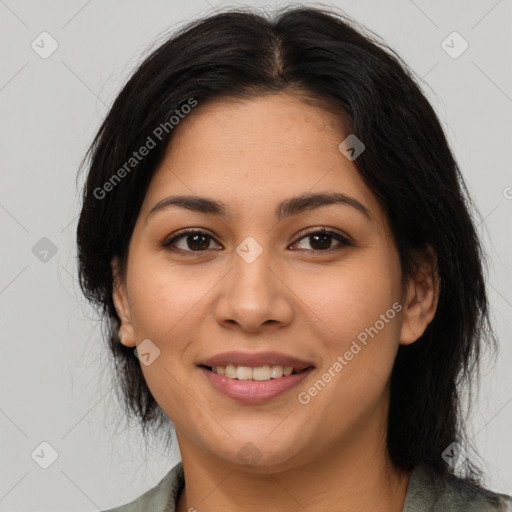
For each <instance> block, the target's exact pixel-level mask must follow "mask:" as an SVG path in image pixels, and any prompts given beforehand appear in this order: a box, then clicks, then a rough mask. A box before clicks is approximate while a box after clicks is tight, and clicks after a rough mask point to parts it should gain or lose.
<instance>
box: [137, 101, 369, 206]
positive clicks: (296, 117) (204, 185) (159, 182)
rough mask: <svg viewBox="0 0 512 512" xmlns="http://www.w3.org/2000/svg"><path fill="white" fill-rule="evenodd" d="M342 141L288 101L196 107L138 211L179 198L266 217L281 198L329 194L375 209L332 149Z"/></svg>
mask: <svg viewBox="0 0 512 512" xmlns="http://www.w3.org/2000/svg"><path fill="white" fill-rule="evenodd" d="M347 135H348V134H347V133H346V132H345V131H344V129H343V126H342V122H341V120H339V119H337V118H336V117H335V116H334V115H333V114H331V113H329V112H327V111H326V110H324V109H322V108H319V107H314V106H312V105H311V104H309V103H306V102H304V101H303V100H301V99H300V98H298V97H294V96H291V95H289V94H283V93H280V94H273V95H267V96H259V97H255V98H253V99H248V100H243V101H241V100H236V101H235V100H231V99H229V100H222V101H220V100H219V101H214V102H207V103H205V104H204V105H201V104H199V105H198V106H197V107H196V108H195V109H194V110H193V111H192V113H191V114H190V115H188V116H187V117H186V118H185V119H183V120H182V121H181V122H180V124H179V125H178V126H177V127H176V128H175V129H174V132H173V138H172V139H171V142H170V144H169V145H168V148H167V150H166V154H165V156H164V159H163V161H162V162H161V165H160V167H159V168H158V170H157V171H156V173H155V176H154V177H153V180H152V182H151V184H150V187H149V189H148V192H147V195H146V199H145V204H144V206H143V208H144V209H145V210H146V213H147V211H149V209H150V208H151V206H152V205H154V204H155V203H156V202H158V201H160V200H161V199H163V198H165V197H166V195H169V194H170V193H181V194H189V195H190V194H197V195H200V196H205V195H207V196H210V197H218V198H219V199H221V200H222V201H223V202H225V203H227V204H228V205H232V206H233V208H236V206H237V205H239V206H241V205H243V204H250V205H252V206H253V208H254V209H258V208H261V209H262V210H267V208H273V206H271V205H273V204H275V202H276V201H279V200H282V199H283V198H285V197H289V196H294V195H299V194H303V193H305V192H319V191H328V190H329V191H338V192H342V193H345V194H349V195H352V196H356V197H357V199H358V200H360V201H361V202H363V203H365V204H366V205H367V206H368V208H369V209H372V208H378V205H377V203H376V199H375V197H374V196H373V194H372V193H371V191H370V190H369V189H368V188H367V187H366V185H365V183H364V182H363V180H362V178H361V177H360V175H359V173H358V171H357V168H356V166H355V165H354V163H353V162H351V161H349V160H348V159H347V158H346V157H345V156H344V155H343V154H342V153H341V152H340V151H339V149H338V146H339V144H340V143H341V142H342V141H343V140H344V138H345V137H346V136H347Z"/></svg>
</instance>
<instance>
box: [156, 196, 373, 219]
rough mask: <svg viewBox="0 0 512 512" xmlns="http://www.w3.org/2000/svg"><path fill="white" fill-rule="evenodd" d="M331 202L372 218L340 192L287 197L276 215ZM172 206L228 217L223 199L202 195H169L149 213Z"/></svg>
mask: <svg viewBox="0 0 512 512" xmlns="http://www.w3.org/2000/svg"><path fill="white" fill-rule="evenodd" d="M331 204H341V205H345V206H349V207H351V208H353V209H354V210H356V211H357V212H359V213H360V214H362V215H364V216H365V217H367V218H368V219H369V220H370V221H371V220H372V218H371V216H370V212H369V211H368V208H366V206H364V205H363V204H362V203H361V202H359V201H358V200H357V199H355V198H354V197H351V196H347V195H346V194H342V193H339V192H322V193H305V194H302V195H300V196H297V197H291V198H289V199H285V200H284V201H282V202H281V203H279V204H278V205H277V207H276V209H275V216H276V217H277V219H278V220H282V219H284V218H285V217H290V216H292V215H298V214H299V213H302V212H304V211H307V210H312V209H315V208H319V207H321V206H327V205H331ZM170 207H180V208H185V209H187V210H190V211H194V212H199V213H205V214H209V215H216V216H219V217H227V213H228V210H227V207H226V205H225V204H224V203H222V202H221V201H217V200H215V199H210V198H208V197H200V196H188V195H180V196H169V197H166V198H165V199H162V200H161V201H159V202H158V203H156V204H155V205H154V206H153V207H152V208H151V210H150V211H149V213H148V217H150V216H151V215H153V214H155V213H156V212H159V211H162V210H164V209H167V208H170Z"/></svg>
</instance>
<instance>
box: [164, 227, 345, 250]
mask: <svg viewBox="0 0 512 512" xmlns="http://www.w3.org/2000/svg"><path fill="white" fill-rule="evenodd" d="M319 233H321V234H324V235H329V236H331V237H332V238H334V239H335V240H337V241H338V242H339V244H338V245H337V246H334V247H330V248H329V249H302V250H304V251H306V252H314V253H330V252H332V251H336V250H340V249H341V248H343V247H346V246H352V243H351V242H350V240H348V238H346V237H344V236H343V235H340V234H339V233H337V232H335V231H330V230H327V229H325V228H322V229H317V230H316V231H311V232H309V233H306V234H305V235H302V236H301V237H300V238H299V239H297V240H296V241H295V242H294V244H295V243H297V242H299V241H301V240H303V239H305V238H308V237H311V236H313V235H316V234H319ZM189 235H206V236H207V237H209V239H210V240H215V239H214V238H213V236H211V235H210V234H208V233H206V232H204V231H199V230H197V229H188V230H185V231H182V232H181V233H178V234H177V235H175V236H173V237H172V238H171V239H169V240H166V241H164V242H162V244H161V246H162V248H164V249H167V250H170V251H174V252H181V253H185V254H186V253H189V255H192V254H194V255H199V254H201V253H205V252H207V251H209V250H210V249H205V250H201V251H193V250H185V249H179V248H177V247H173V246H174V244H175V243H176V242H177V241H178V240H181V239H182V238H186V237H187V236H189ZM292 245H293V244H292Z"/></svg>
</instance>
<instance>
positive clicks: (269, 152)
mask: <svg viewBox="0 0 512 512" xmlns="http://www.w3.org/2000/svg"><path fill="white" fill-rule="evenodd" d="M175 130H176V132H175V134H174V138H173V140H172V144H171V145H170V146H169V148H168V150H167V153H166V156H165V158H164V160H163V162H162V164H161V166H160V168H159V169H158V170H157V172H156V174H155V176H154V178H153V180H152V182H151V184H150V186H149V189H148V191H147V194H146V196H145V199H144V203H143V205H142V208H141V211H140V215H139V217H138V220H137V223H136V226H135V229H134V232H133V236H132V239H131V243H130V248H129V254H128V261H127V268H126V274H125V279H123V280H122V281H121V280H118V281H117V285H116V286H115V303H116V307H117V311H118V313H119V316H120V317H121V319H122V322H123V337H122V342H123V344H125V345H127V346H135V345H139V344H141V343H142V342H143V341H144V340H146V341H144V345H142V347H141V348H140V349H139V352H140V354H142V355H141V359H142V362H141V367H142V370H143V373H144V376H145V378H146V380H147V384H148V386H149V388H150V390H151V393H152V394H153V396H154V397H155V399H156V401H157V402H158V404H159V405H160V406H161V408H162V409H163V410H164V411H165V413H166V414H167V415H168V416H169V418H170V419H171V420H172V422H173V423H174V425H175V427H176V432H177V435H178V440H179V441H180V448H181V451H182V455H183V452H184V451H185V450H187V449H189V450H191V451H192V450H199V451H200V452H201V453H203V454H206V455H207V456H210V457H213V458H216V459H217V460H219V459H221V460H223V461H224V462H228V463H233V464H241V463H248V464H253V463H257V465H256V466H254V467H255V468H257V467H259V466H264V467H266V468H269V467H274V468H286V467H292V466H293V465H295V464H299V463H301V462H304V461H308V460H313V459H317V458H318V457H321V456H325V454H326V453H329V452H332V450H334V449H337V450H344V449H348V447H349V446H352V443H353V442H354V440H355V439H363V438H365V437H367V438H368V439H377V441H378V442H379V443H381V442H382V439H383V438H382V429H383V428H385V423H386V414H387V403H388V389H387V383H388V379H389V376H390V373H391V369H392V365H393V362H394V359H395V355H396V351H397V349H398V345H399V343H400V342H401V341H402V342H404V343H406V342H410V341H413V339H412V337H411V335H410V333H411V332H412V331H414V330H416V331H418V329H417V328H414V326H412V325H410V326H407V325H406V323H407V321H408V320H407V312H406V307H405V305H403V304H402V301H403V300H406V298H405V296H404V297H402V288H401V268H400V264H399V258H398V254H397V250H396V247H395V245H394V243H393V241H392V237H391V234H390V231H389V227H388V225H387V221H386V218H385V215H384V213H383V211H382V210H381V208H380V206H379V204H378V202H377V200H376V198H375V197H374V195H373V194H372V193H371V192H370V190H369V189H368V187H367V186H366V185H365V183H364V182H363V180H362V179H361V177H360V176H359V174H358V172H357V171H356V167H355V165H354V163H353V162H352V161H350V160H349V159H348V158H347V157H346V156H345V154H343V153H342V152H341V151H340V150H339V148H338V146H339V144H340V143H341V142H342V141H343V140H344V139H345V138H346V137H347V136H348V135H349V134H348V133H344V132H343V131H342V129H341V127H340V126H338V124H337V123H335V121H334V119H333V118H332V117H331V116H330V115H329V114H328V113H326V112H324V111H323V110H320V109H316V108H313V107H312V106H309V105H308V104H306V103H303V102H302V101H300V100H299V99H296V98H294V97H292V96H288V95H285V94H276V95H270V96H265V97H259V98H256V99H252V100H247V101H245V102H238V103H235V102H210V103H208V104H204V105H201V104H199V106H198V107H197V108H196V109H195V110H194V111H193V113H192V114H190V116H189V117H188V118H185V119H184V120H183V121H181V124H180V125H179V126H178V127H176V128H175ZM363 143H364V141H363ZM322 193H323V194H339V196H338V198H341V199H343V198H345V199H344V200H340V201H338V202H331V203H329V204H327V203H326V202H325V201H322V200H321V198H320V199H318V200H314V199H312V200H311V201H309V202H304V203H302V202H300V201H293V199H294V198H298V197H300V196H305V195H310V194H322ZM175 196H189V197H190V199H189V200H188V203H187V204H188V205H189V208H186V207H184V206H183V205H182V206H180V205H178V204H171V203H170V201H168V203H167V205H166V204H165V203H162V201H165V200H167V199H168V198H171V197H175ZM200 198H205V199H206V198H207V199H208V201H214V202H215V203H214V204H215V205H217V206H218V207H219V206H220V207H219V208H218V209H219V211H220V213H219V212H216V211H214V210H215V209H214V208H213V207H211V206H208V205H206V203H203V208H202V209H201V208H200V207H201V203H198V200H199V199H200ZM182 204H183V203H182ZM156 205H159V207H157V208H156V209H155V206H156ZM185 229H187V230H192V231H199V232H201V233H199V234H196V235H194V234H192V235H189V236H188V237H187V236H186V235H185V236H182V237H180V238H179V239H176V240H175V241H174V242H173V243H172V244H169V245H167V246H165V244H166V242H169V241H170V240H171V239H173V238H174V237H176V236H177V235H178V234H182V232H183V230H185ZM321 230H324V231H327V232H328V233H324V234H322V233H319V231H321ZM402 305H403V306H404V307H403V309H402ZM419 334H421V333H419V332H416V336H418V335H419ZM409 338H411V339H409ZM147 340H149V341H147ZM270 353H271V354H270ZM134 357H135V356H134ZM208 363H210V364H208ZM228 363H234V364H235V368H233V367H230V368H229V369H227V370H224V373H225V372H227V373H228V375H229V377H228V376H226V375H222V373H223V370H222V368H221V369H220V370H218V371H219V372H220V373H213V372H212V371H211V370H209V369H207V368H205V367H204V366H201V365H206V366H212V367H213V366H217V365H220V366H227V364H228ZM236 366H240V367H239V368H236ZM263 366H269V367H270V368H263V369H258V370H255V371H254V373H252V371H253V370H252V368H253V367H263ZM272 366H274V367H277V368H272ZM280 366H283V367H285V366H291V367H293V368H294V374H293V375H291V376H282V375H283V373H282V371H283V370H282V369H281V368H279V367H280ZM247 367H248V368H247ZM299 370H302V371H300V372H299V373H298V374H296V373H295V372H296V371H299ZM272 371H273V372H274V373H273V374H272ZM284 371H285V373H286V372H287V371H289V370H284ZM231 372H233V373H231ZM237 372H238V373H237ZM234 375H237V376H238V377H240V379H238V378H233V377H234ZM272 375H273V377H274V378H272ZM269 376H270V379H269ZM251 377H252V379H251ZM255 377H256V379H260V378H261V379H263V380H255V379H254V378H255ZM268 379H269V380H268ZM248 443H250V444H248ZM368 449H369V450H371V449H372V446H369V447H368ZM255 470H257V469H255Z"/></svg>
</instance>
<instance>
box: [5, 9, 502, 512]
mask: <svg viewBox="0 0 512 512" xmlns="http://www.w3.org/2000/svg"><path fill="white" fill-rule="evenodd" d="M228 5H229V6H234V5H241V4H236V3H230V4H227V3H225V2H223V1H220V0H187V1H172V2H171V1H163V0H159V1H157V0H153V1H151V2H136V1H133V0H132V1H124V2H120V1H118V2H115V1H112V0H107V1H100V0H90V1H85V0H73V1H69V0H67V1H65V0H59V1H51V2H50V1H36V0H32V1H22V0H21V1H20V0H18V1H16V0H5V1H3V0H0V38H1V43H2V46H1V48H2V61H1V62H2V65H1V67H0V119H1V130H2V137H1V142H0V143H1V177H2V184H1V189H0V223H1V227H2V241H1V245H0V247H1V249H0V250H1V258H2V259H1V268H0V308H1V312H2V317H1V326H0V329H1V330H0V333H1V337H2V340H1V349H2V352H1V358H0V361H1V363H0V364H1V383H0V384H1V386H0V393H1V397H0V429H1V434H2V435H1V436H0V448H1V454H0V464H1V474H0V511H9V512H13V511H16V512H17V511H36V510H37V511H38V512H44V511H52V512H58V511H67V512H69V511H83V512H86V511H96V510H98V509H105V508H110V507H112V506H114V505H119V504H121V503H125V502H127V501H129V500H131V499H134V498H135V497H136V496H138V495H140V494H141V493H142V492H144V491H145V490H147V489H148V488H150V487H151V486H153V485H155V484H156V483H157V481H158V480H159V479H160V478H161V477H162V476H163V475H164V474H165V473H166V472H167V470H168V469H169V468H170V467H171V466H172V465H174V464H175V462H176V461H177V460H178V453H177V452H175V453H171V454H165V453H163V450H162V449H161V448H159V447H151V448H150V449H149V451H147V452H146V451H145V450H143V448H141V445H142V442H141V438H140V436H139V435H138V433H137V430H136V428H135V427H134V428H131V429H120V431H118V430H119V429H117V430H116V422H115V421H114V420H113V419H112V418H115V417H116V414H119V411H120V409H119V406H118V405H117V403H116V400H115V396H114V395H113V393H112V392H111V389H112V388H111V384H110V382H109V376H108V374H107V373H108V372H106V370H105V368H107V367H108V366H107V352H106V350H105V348H104V343H103V341H102V340H101V333H100V330H99V327H98V323H97V321H96V320H95V316H94V314H93V312H92V310H91V309H90V308H89V307H88V306H87V305H86V304H85V301H84V299H83V298H82V297H81V295H80V292H79V289H78V286H77V281H76V265H75V248H74V243H75V240H74V236H75V229H76V219H77V214H78V211H79V201H78V199H79V195H78V189H77V185H76V183H75V178H76V174H77V168H78V165H79V162H80V160H81V158H82V157H83V155H84V152H85V150H86V148H87V146H88V145H89V143H90V142H91V140H92V137H93V135H94V133H95V131H96V130H97V129H98V127H99V125H100V122H101V120H102V119H103V118H104V116H105V115H106V113H107V109H108V106H109V105H110V104H111V103H112V101H113V99H114V98H115V96H116V94H117V93H118V91H119V89H120V87H121V86H122V84H123V83H124V82H125V80H126V79H127V78H128V76H129V75H130V73H131V71H132V70H133V67H134V65H135V64H136V63H137V62H139V61H140V59H141V57H142V56H143V55H145V54H146V52H147V50H148V48H149V47H150V46H153V47H154V46H155V42H156V41H157V37H158V36H162V34H165V33H167V32H168V31H169V30H172V29H173V28H175V27H177V26H180V25H181V24H183V22H186V21H188V20H190V19H192V18H195V17H197V16H198V15H203V14H207V13H212V12H214V10H216V9H218V8H222V7H224V6H228ZM245 5H247V3H246V4H245ZM252 5H266V6H272V7H274V6H276V5H279V4H278V2H266V3H263V2H254V3H253V4H252ZM310 5H313V4H312V3H310ZM332 5H337V6H339V7H341V8H342V9H343V10H345V12H347V13H348V14H349V15H351V16H352V17H354V18H355V19H357V20H358V21H360V22H362V23H363V24H365V25H367V26H368V27H369V28H370V29H372V30H374V31H375V32H377V33H378V34H379V35H380V36H382V37H383V38H384V40H385V41H386V42H388V43H389V44H390V45H391V47H392V48H394V49H395V50H396V51H397V52H398V53H399V54H400V55H401V56H402V57H403V58H404V59H405V60H406V62H407V63H408V64H409V65H410V66H411V67H412V69H413V70H414V71H415V72H416V73H417V74H418V75H419V76H420V77H423V78H424V80H425V86H424V89H425V91H426V93H427V95H428V97H429V99H430V100H431V101H432V103H433V105H434V107H435V108H436V110H437V112H438V114H439V116H440V118H441V120H442V122H443V124H444V125H445V127H446V130H447V133H448V136H449V139H450V143H451V145H452V148H453V150H454V152H455V155H456V157H457V159H458V162H459V163H460V165H461V168H462V170H463V173H464V175H465V177H466V179H467V182H468V184H469V187H470V189H471V191H472V193H473V195H474V197H475V200H476V204H477V206H478V208H479V210H480V212H481V215H482V219H483V221H482V222H481V224H480V225H479V227H478V230H479V232H480V234H481V235H482V237H483V239H484V241H485V244H486V247H487V249H488V252H489V255H490V258H491V263H492V267H491V272H490V274H489V285H490V286H489V289H490V299H491V304H492V308H493V317H494V320H495V324H496V328H497V331H498V334H499V339H500V342H501V352H500V354H499V357H498V359H497V363H496V365H495V366H494V367H492V366H487V367H484V378H483V382H482V386H481V400H480V401H479V402H478V403H476V404H475V408H474V412H473V416H472V423H471V424H472V432H473V434H474V436H475V442H476V445H477V447H478V448H479V450H480V452H481V454H482V457H483V459H484V468H485V469H486V471H487V472H488V477H489V478H488V481H487V483H488V485H489V486H490V487H491V488H493V489H495V490H499V491H502V492H507V493H510V492H511V491H512V443H511V442H510V432H511V426H512V403H511V402H512V385H511V384H512V374H511V373H512V372H511V371H510V362H511V360H512V340H511V335H510V332H511V330H512V291H511V290H512V274H511V265H510V263H511V261H512V245H511V241H510V218H511V214H512V188H510V187H512V176H511V172H510V148H511V136H510V135H511V129H510V126H511V113H512V73H511V69H510V62H511V33H512V26H511V25H512V5H511V1H510V0H501V1H496V0H479V1H450V2H446V1H444V0H442V1H441V0H437V1H428V2H427V1H426V0H414V1H412V0H393V1H387V2H379V1H377V0H372V1H356V0H353V1H349V0H339V1H338V2H335V3H334V4H332ZM43 31H47V32H49V33H50V34H51V36H52V37H53V38H54V39H55V40H56V41H57V42H58V45H59V47H58V49H57V50H56V51H55V52H54V53H53V54H52V55H51V56H50V57H49V58H47V59H42V58H41V57H40V56H39V55H38V54H37V53H36V52H35V51H34V50H33V49H32V48H31V42H32V41H33V40H36V42H37V41H38V40H39V39H37V38H38V36H39V34H40V33H41V32H43ZM453 31H457V32H459V33H460V34H461V35H462V37H463V38H464V39H465V40H467V42H468V43H469V48H468V49H467V51H465V52H464V53H463V54H462V55H461V56H460V57H459V58H457V59H453V58H452V57H450V56H449V55H448V54H447V53H446V52H445V51H444V50H443V48H442V47H441V42H442V41H443V40H444V39H445V38H446V37H447V36H448V35H449V34H450V33H452V32H453ZM40 44H41V43H40ZM457 44H459V43H458V42H457V43H454V45H455V48H457ZM46 48H48V46H46ZM120 129H122V127H120ZM397 143H399V141H397ZM42 237H48V238H49V239H50V240H51V241H52V242H53V244H55V246H56V247H57V249H58V252H57V253H56V255H55V256H53V257H51V258H49V260H48V261H47V262H42V261H40V260H39V259H38V258H37V257H36V255H34V254H33V252H32V248H33V246H34V245H35V244H36V243H37V242H38V241H39V240H40V239H41V238H42ZM106 418H107V419H106ZM43 441H46V442H48V443H50V445H51V446H53V447H54V449H55V450H56V451H57V452H58V458H57V460H56V461H55V462H54V463H53V464H52V465H51V466H50V467H49V468H48V469H42V468H41V467H40V466H39V465H38V464H36V462H34V460H33V459H32V458H31V453H32V452H33V451H34V449H36V448H37V447H38V446H39V445H40V443H41V442H43ZM45 450H46V451H45ZM37 453H39V454H40V455H41V454H42V453H44V456H43V455H41V457H40V460H42V459H43V458H44V457H48V454H49V451H48V450H47V449H43V452H41V450H40V449H39V451H38V452H37ZM146 461H147V462H146Z"/></svg>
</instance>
